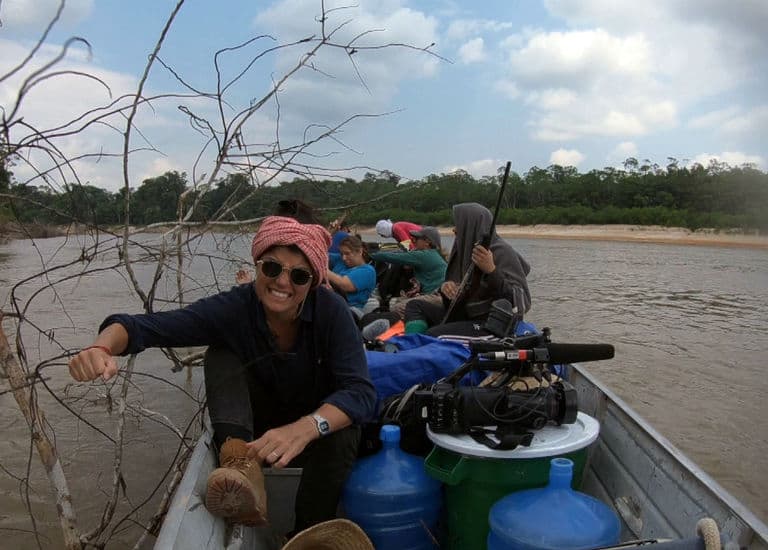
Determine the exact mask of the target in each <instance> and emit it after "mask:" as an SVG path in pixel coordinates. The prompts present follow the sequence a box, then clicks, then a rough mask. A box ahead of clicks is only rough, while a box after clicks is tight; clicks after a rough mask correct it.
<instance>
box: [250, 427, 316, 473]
mask: <svg viewBox="0 0 768 550" xmlns="http://www.w3.org/2000/svg"><path fill="white" fill-rule="evenodd" d="M317 437H319V434H318V433H317V426H316V425H315V421H314V420H313V419H312V418H311V417H309V416H302V417H301V418H299V419H298V420H297V421H296V422H293V423H291V424H286V425H285V426H280V427H279V428H273V429H271V430H267V431H266V432H264V435H262V436H261V437H260V438H258V439H256V440H255V441H251V442H250V443H247V447H248V456H249V457H250V458H253V457H257V458H258V460H259V461H260V462H262V463H267V464H270V465H271V466H272V467H273V468H284V467H285V466H287V465H288V463H289V462H290V461H291V460H293V459H294V458H295V457H296V456H298V455H299V454H301V452H302V451H303V450H304V448H305V447H306V446H307V444H308V443H309V442H310V441H312V440H314V439H316V438H317Z"/></svg>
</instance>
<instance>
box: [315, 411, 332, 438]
mask: <svg viewBox="0 0 768 550" xmlns="http://www.w3.org/2000/svg"><path fill="white" fill-rule="evenodd" d="M312 420H314V421H315V425H316V426H317V432H318V433H319V434H320V437H323V436H324V435H328V434H329V433H331V425H330V424H329V423H328V420H327V419H326V418H325V417H324V416H320V415H319V414H313V415H312Z"/></svg>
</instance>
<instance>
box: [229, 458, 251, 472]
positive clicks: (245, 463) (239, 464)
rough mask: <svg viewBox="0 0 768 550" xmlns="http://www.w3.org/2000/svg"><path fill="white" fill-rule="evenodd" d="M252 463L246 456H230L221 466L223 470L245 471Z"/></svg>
mask: <svg viewBox="0 0 768 550" xmlns="http://www.w3.org/2000/svg"><path fill="white" fill-rule="evenodd" d="M252 464H253V461H252V460H251V459H250V458H248V457H247V456H230V457H227V459H226V460H224V461H223V463H222V464H221V465H222V466H223V467H224V468H235V469H236V470H247V469H248V468H250V467H251V465H252Z"/></svg>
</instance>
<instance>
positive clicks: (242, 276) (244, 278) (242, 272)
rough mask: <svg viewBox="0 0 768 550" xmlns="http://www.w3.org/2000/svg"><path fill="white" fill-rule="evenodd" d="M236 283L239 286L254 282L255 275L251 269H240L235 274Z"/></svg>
mask: <svg viewBox="0 0 768 550" xmlns="http://www.w3.org/2000/svg"><path fill="white" fill-rule="evenodd" d="M235 282H236V283H237V284H239V285H242V284H245V283H252V282H253V273H252V272H251V271H250V270H249V269H238V270H237V271H236V272H235Z"/></svg>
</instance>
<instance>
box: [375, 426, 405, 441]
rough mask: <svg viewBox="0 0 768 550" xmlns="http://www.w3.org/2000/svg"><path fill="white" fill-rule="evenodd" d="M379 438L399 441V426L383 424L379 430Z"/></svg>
mask: <svg viewBox="0 0 768 550" xmlns="http://www.w3.org/2000/svg"><path fill="white" fill-rule="evenodd" d="M379 439H381V440H382V441H400V426H396V425H395V424H384V425H383V426H382V427H381V431H380V432H379Z"/></svg>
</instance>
